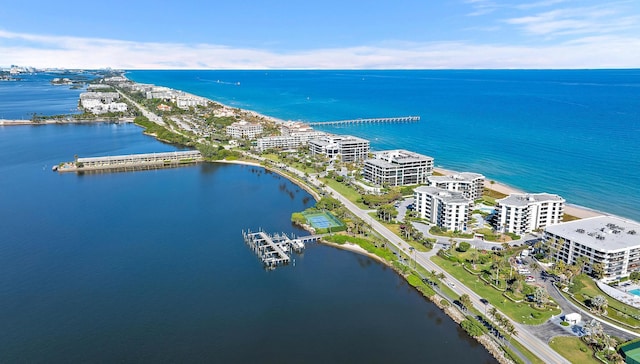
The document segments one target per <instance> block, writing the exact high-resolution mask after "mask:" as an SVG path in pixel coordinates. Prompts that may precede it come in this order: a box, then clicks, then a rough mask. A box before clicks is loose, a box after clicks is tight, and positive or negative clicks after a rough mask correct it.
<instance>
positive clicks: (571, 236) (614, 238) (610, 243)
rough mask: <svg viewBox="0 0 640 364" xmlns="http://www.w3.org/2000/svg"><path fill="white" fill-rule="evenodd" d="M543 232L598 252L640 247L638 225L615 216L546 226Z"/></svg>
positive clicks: (639, 225) (639, 226)
mask: <svg viewBox="0 0 640 364" xmlns="http://www.w3.org/2000/svg"><path fill="white" fill-rule="evenodd" d="M545 231H548V232H549V233H551V234H554V235H557V236H561V237H563V238H565V239H567V240H571V241H575V242H579V243H580V244H583V245H585V246H587V247H590V248H594V249H598V250H607V251H609V250H621V249H627V248H630V247H636V246H637V247H640V223H638V222H636V221H632V220H626V219H623V218H621V217H617V216H596V217H591V218H588V219H581V220H575V221H570V222H565V223H561V224H557V225H551V226H547V227H546V228H545Z"/></svg>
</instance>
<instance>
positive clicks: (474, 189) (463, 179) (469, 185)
mask: <svg viewBox="0 0 640 364" xmlns="http://www.w3.org/2000/svg"><path fill="white" fill-rule="evenodd" d="M427 184H428V185H429V186H433V187H438V188H442V189H443V190H449V191H458V192H462V193H463V194H464V196H465V197H467V198H470V199H472V200H474V201H475V200H477V199H479V198H480V197H482V194H483V193H484V176H483V175H481V174H479V173H471V172H461V173H457V174H452V175H450V176H429V177H427Z"/></svg>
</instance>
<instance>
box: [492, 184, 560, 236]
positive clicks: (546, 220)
mask: <svg viewBox="0 0 640 364" xmlns="http://www.w3.org/2000/svg"><path fill="white" fill-rule="evenodd" d="M564 202H565V200H564V199H563V198H562V197H560V196H558V195H553V194H549V193H527V194H524V193H512V194H510V195H509V196H507V197H505V198H502V199H499V200H497V201H496V203H497V206H496V211H497V216H496V219H495V226H494V227H495V229H496V230H497V231H499V232H502V233H514V234H517V235H522V234H525V233H530V232H532V231H534V230H537V229H540V228H544V227H546V226H550V225H554V224H559V223H560V222H562V217H563V216H564Z"/></svg>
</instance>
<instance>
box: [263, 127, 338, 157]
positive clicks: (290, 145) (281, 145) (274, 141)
mask: <svg viewBox="0 0 640 364" xmlns="http://www.w3.org/2000/svg"><path fill="white" fill-rule="evenodd" d="M326 134H327V133H325V132H322V131H311V132H308V133H296V134H294V135H276V136H269V137H263V138H258V140H257V143H256V149H257V150H258V151H259V152H264V151H265V150H268V149H296V148H300V147H303V146H306V145H307V144H308V143H309V141H310V140H311V139H317V138H320V137H322V136H324V135H326Z"/></svg>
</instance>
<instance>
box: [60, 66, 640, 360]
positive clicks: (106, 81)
mask: <svg viewBox="0 0 640 364" xmlns="http://www.w3.org/2000/svg"><path fill="white" fill-rule="evenodd" d="M99 84H101V85H103V86H105V87H100V89H101V90H100V91H99V92H111V93H112V94H110V95H109V100H108V101H104V100H105V98H104V97H103V95H89V96H88V97H87V96H85V97H84V98H85V99H93V100H98V99H100V100H102V101H100V103H95V102H94V103H90V104H88V105H90V106H87V109H88V108H89V107H91V108H94V110H95V111H98V112H99V111H100V110H111V108H112V106H108V104H110V103H112V102H113V100H115V99H119V100H120V101H118V102H121V103H124V104H126V109H124V108H123V107H122V106H118V108H121V109H124V110H122V111H116V112H119V113H122V114H121V116H129V117H135V119H134V122H135V123H137V124H138V125H140V126H142V127H144V128H145V133H147V134H150V135H154V136H156V137H157V138H158V139H160V140H163V141H167V142H171V143H178V144H181V145H185V146H189V147H194V148H197V149H198V150H199V151H200V153H201V155H202V156H203V158H204V159H205V160H207V161H220V162H226V163H250V164H258V165H261V166H263V167H265V168H268V169H271V170H273V171H276V172H278V173H280V174H282V175H283V176H286V177H287V178H289V179H291V180H292V181H293V182H295V183H297V184H299V185H300V186H303V187H304V188H305V189H307V190H308V191H310V192H311V193H312V195H313V196H314V197H315V198H316V199H317V200H318V202H317V205H316V208H317V209H319V210H323V211H328V212H330V213H331V214H333V215H335V216H336V217H337V218H338V219H340V220H341V221H343V222H344V226H345V229H344V231H343V232H339V233H335V231H334V232H331V231H329V233H330V234H329V236H326V237H325V238H324V240H325V241H327V242H329V243H332V244H337V246H347V247H349V246H353V245H357V246H358V247H359V248H357V249H354V250H356V251H366V252H367V253H368V254H374V255H376V256H378V257H379V258H380V259H382V260H383V261H385V262H386V264H389V265H390V266H392V267H393V268H394V269H395V270H396V271H397V272H398V273H400V274H401V275H402V276H404V277H405V278H406V279H407V281H408V282H409V283H410V284H411V285H412V286H414V287H415V288H416V289H417V290H418V291H420V292H422V294H423V295H424V296H425V297H427V298H428V299H430V300H431V301H433V302H434V303H436V304H437V305H438V306H439V307H441V308H442V309H443V310H445V312H447V313H448V314H449V316H451V317H452V318H453V319H454V320H455V321H456V322H458V323H460V325H461V326H462V327H463V328H464V329H465V330H466V331H467V332H468V333H469V334H470V335H471V336H474V337H476V338H477V339H478V341H480V342H481V343H482V344H483V345H485V346H486V347H487V348H488V349H489V350H490V351H491V352H492V354H493V355H494V356H495V357H496V358H497V359H498V360H499V361H501V362H505V363H507V362H554V363H563V362H569V361H570V360H571V359H568V358H573V357H574V356H573V355H574V354H575V352H574V349H576V348H578V347H579V346H580V343H584V344H585V347H588V349H587V350H588V351H589V352H590V353H591V355H592V356H596V357H598V358H600V359H602V360H606V361H607V362H618V361H619V360H620V358H621V355H622V354H621V353H624V352H625V351H624V349H623V348H622V346H621V347H620V348H619V349H620V351H619V352H617V351H616V350H613V351H611V350H610V347H613V346H615V344H613V345H612V343H614V342H619V343H622V342H624V341H627V340H629V339H633V338H635V337H637V336H640V329H639V328H640V319H639V318H640V306H639V307H635V306H634V305H632V304H627V303H625V302H624V301H623V300H622V299H620V300H618V297H616V294H612V293H604V292H608V288H606V287H610V286H617V284H619V283H620V282H627V281H629V282H630V281H631V280H630V279H631V277H632V276H633V274H632V272H633V271H634V269H635V268H634V267H635V266H634V265H633V264H635V262H636V260H629V256H630V255H632V256H634V257H635V255H634V254H633V252H635V251H636V250H637V249H640V243H636V245H633V244H631V245H630V246H628V247H627V248H628V251H627V252H626V253H625V254H626V255H625V257H627V258H626V261H625V262H626V264H627V265H620V264H615V266H614V265H611V264H610V262H611V260H610V257H612V254H618V252H614V251H610V249H609V250H608V248H606V244H605V248H604V249H601V250H598V249H599V248H596V247H594V246H590V245H589V244H588V243H586V242H585V243H584V246H585V247H590V249H592V251H593V249H596V251H597V254H594V253H586V250H585V251H584V252H583V251H582V250H581V251H579V252H575V251H574V250H573V246H579V244H582V242H583V241H584V240H587V238H586V236H590V235H589V234H591V232H590V230H589V229H591V228H594V229H595V228H597V227H598V226H599V224H601V222H600V221H601V219H602V218H607V219H610V220H607V222H606V223H604V225H603V226H604V228H603V229H605V228H608V229H609V230H610V231H611V233H610V236H609V239H610V240H613V239H614V236H616V237H620V238H624V239H626V238H629V239H632V238H633V236H634V235H635V233H632V232H635V231H636V229H638V228H636V226H638V223H636V222H632V221H628V220H625V219H620V218H617V217H609V216H605V215H606V214H604V213H600V212H597V211H593V210H590V209H586V208H582V207H579V206H571V205H567V204H565V201H564V199H563V198H562V197H560V196H557V195H550V194H545V193H539V194H528V193H525V192H523V191H518V190H516V189H513V188H511V187H509V186H506V185H504V184H501V183H499V182H496V181H489V183H488V185H486V184H485V177H484V176H482V175H479V174H477V173H469V172H455V171H450V170H445V169H441V168H434V163H433V158H432V157H429V156H423V155H419V154H416V153H413V152H410V151H404V150H393V151H380V152H372V151H371V150H370V149H369V142H368V141H367V140H364V139H362V138H358V137H354V136H348V135H332V134H328V133H324V132H320V131H317V130H315V129H313V128H312V127H311V126H310V125H308V124H305V123H301V122H286V121H283V120H279V119H276V118H272V117H268V116H265V115H261V114H258V113H256V112H252V111H246V110H241V109H237V108H231V107H228V106H225V105H223V104H220V103H217V102H213V101H210V100H207V99H204V98H202V97H199V96H195V95H191V94H187V93H184V92H182V91H177V90H172V89H168V88H165V87H158V86H155V85H143V84H137V83H133V82H131V81H129V80H128V79H127V78H126V77H124V75H117V76H114V77H106V78H103V79H101V80H100V81H99ZM107 88H108V91H105V89H107ZM94 92H95V91H94ZM114 94H117V97H116V95H114ZM93 96H95V97H93ZM105 105H107V106H105ZM71 163H72V162H71ZM76 167H77V166H76ZM391 175H393V176H394V177H393V178H390V177H389V176H391ZM294 215H295V214H294ZM292 219H293V220H294V221H295V222H296V223H299V224H301V225H303V226H305V227H306V228H307V229H309V230H311V231H312V232H314V233H316V232H318V231H317V230H318V229H321V228H319V227H317V226H315V227H314V226H313V222H312V221H309V220H308V219H305V218H304V216H303V217H302V218H300V216H293V217H292ZM581 219H584V220H581ZM577 221H583V222H584V223H583V224H582V225H580V226H584V227H580V228H578V229H583V231H584V239H582V238H583V237H581V236H578V237H577V238H576V237H573V236H571V237H568V236H567V237H563V236H559V235H558V234H560V232H557V233H554V231H556V230H553V229H550V228H552V227H557V226H563V224H572V223H576V222H577ZM602 221H604V220H602ZM609 230H607V231H609ZM638 230H640V229H638ZM614 231H617V233H614ZM602 232H604V230H602ZM606 234H609V233H606ZM594 236H595V235H594ZM602 236H604V235H602ZM602 241H603V243H606V242H608V240H607V236H604V238H603V239H602ZM625 241H626V240H625ZM629 241H631V240H629ZM352 249H353V248H352ZM629 262H631V265H629ZM514 271H515V272H517V273H515V274H514ZM586 274H590V275H591V276H592V277H593V278H595V279H596V280H593V279H591V278H589V277H588V276H587V275H586ZM552 281H553V282H552ZM596 281H597V284H596V283H594V282H596ZM607 284H609V285H607ZM604 286H606V287H604ZM600 297H602V298H600ZM602 300H604V301H602ZM607 306H608V307H610V308H611V311H612V312H613V310H615V312H624V313H625V315H626V317H624V318H621V317H622V316H614V317H612V315H608V314H607V311H606V309H605V307H607ZM576 311H577V312H580V314H579V316H580V315H581V316H584V317H585V321H581V320H577V321H576V320H575V319H574V320H573V321H571V320H572V317H573V316H571V314H572V313H574V312H576ZM587 317H589V320H587V319H586V318H587ZM539 325H541V326H543V327H544V328H545V329H543V330H540V328H539V327H540V326H539ZM563 327H569V328H574V329H575V330H578V329H577V328H579V330H583V331H578V332H579V333H582V334H581V335H578V334H575V333H574V334H572V333H571V332H570V331H566V330H564V329H563ZM585 332H588V335H586V334H584V333H585ZM556 337H558V339H556ZM565 337H568V338H569V339H564V338H565ZM580 337H582V339H580ZM556 340H557V341H556ZM560 342H561V344H558V343H560Z"/></svg>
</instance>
